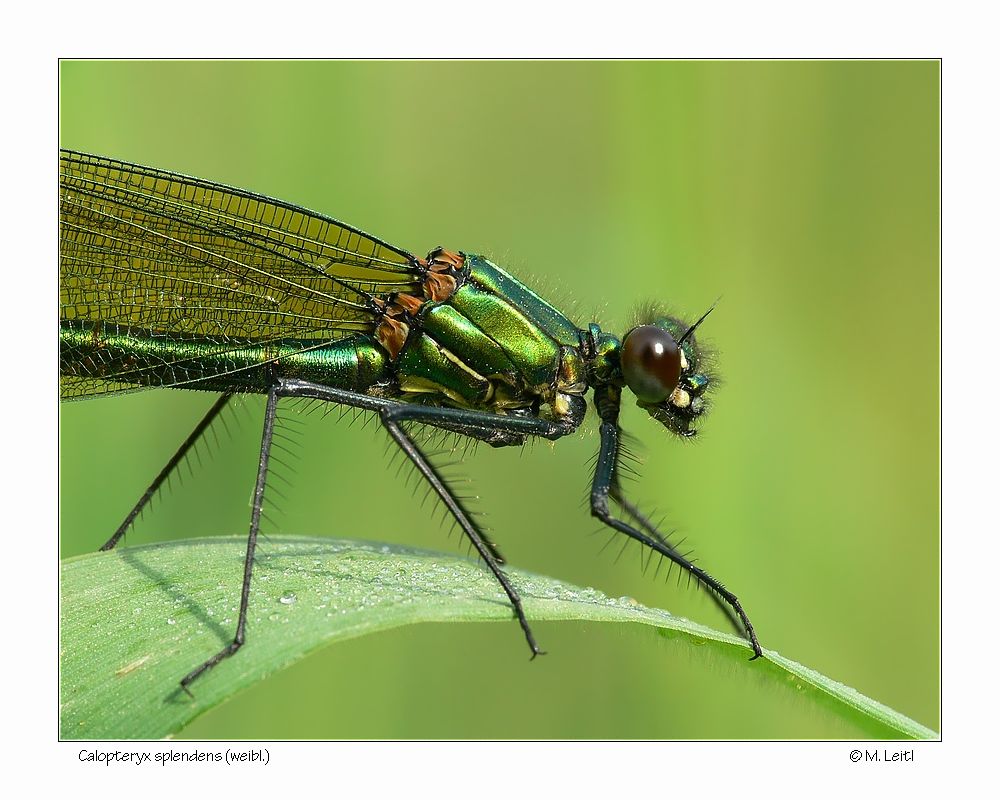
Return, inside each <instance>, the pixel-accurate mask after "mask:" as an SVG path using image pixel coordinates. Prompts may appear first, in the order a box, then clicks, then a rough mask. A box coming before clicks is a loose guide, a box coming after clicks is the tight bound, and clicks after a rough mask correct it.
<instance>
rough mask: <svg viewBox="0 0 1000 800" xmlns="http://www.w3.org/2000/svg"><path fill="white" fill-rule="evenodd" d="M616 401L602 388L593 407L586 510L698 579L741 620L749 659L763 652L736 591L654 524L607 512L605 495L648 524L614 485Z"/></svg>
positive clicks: (617, 435)
mask: <svg viewBox="0 0 1000 800" xmlns="http://www.w3.org/2000/svg"><path fill="white" fill-rule="evenodd" d="M618 404H619V397H618V395H617V393H612V392H611V391H602V392H600V393H599V396H598V397H597V408H598V411H599V413H600V415H601V449H600V452H599V453H598V456H597V466H596V468H595V470H594V483H593V485H592V487H591V491H590V513H591V514H592V515H593V516H594V517H596V518H597V519H599V520H600V521H601V522H603V523H604V524H605V525H607V526H608V527H610V528H612V529H613V530H616V531H618V532H619V533H624V534H625V535H626V536H630V537H631V538H633V539H635V540H636V541H639V542H641V543H642V544H644V545H646V547H648V548H650V549H651V550H654V551H656V552H657V553H661V554H662V555H664V556H666V557H667V558H669V559H670V560H671V561H673V562H674V563H675V564H677V565H678V566H680V567H681V568H682V569H685V570H687V571H688V572H689V573H690V574H691V575H693V576H694V577H695V579H696V580H697V581H698V582H699V583H701V584H702V585H703V586H705V587H706V588H708V589H709V590H710V591H711V592H712V593H714V594H715V595H717V596H718V597H720V598H721V599H722V600H723V601H724V602H725V603H727V604H728V605H729V607H730V608H732V610H733V612H734V613H735V614H736V616H737V617H738V618H739V620H740V622H741V623H742V624H743V628H744V630H745V631H746V635H747V638H748V639H749V640H750V646H751V647H752V648H753V652H754V654H753V656H752V658H751V659H750V660H751V661H752V660H753V659H755V658H759V657H760V656H761V655H763V652H762V651H761V648H760V642H758V641H757V634H756V633H754V629H753V625H752V624H751V623H750V618H749V617H748V616H747V614H746V612H745V611H744V610H743V606H741V605H740V601H739V600H738V599H737V598H736V595H734V594H733V593H732V592H730V591H729V590H728V589H727V588H726V587H725V586H723V585H722V584H721V583H720V582H719V581H718V580H716V579H715V578H713V577H712V576H711V575H709V574H708V573H707V572H705V570H703V569H702V568H701V567H698V566H696V565H694V564H692V563H691V562H690V561H689V560H688V559H686V558H685V557H684V556H683V555H681V554H680V553H679V552H677V550H675V549H674V548H673V547H671V546H670V544H669V543H668V542H666V541H665V540H664V539H663V538H662V537H661V536H660V535H659V534H658V533H654V532H655V528H654V529H653V530H652V531H650V530H648V529H647V531H646V532H643V531H640V530H638V529H636V528H633V527H632V526H631V525H629V524H627V523H625V522H622V521H621V520H620V519H617V518H615V517H614V516H613V515H612V514H611V509H610V507H609V503H608V498H609V497H611V498H613V499H615V500H616V501H617V502H622V505H623V507H624V508H625V509H626V510H627V511H628V513H629V514H631V515H632V516H634V517H635V518H636V520H638V521H639V523H640V525H641V526H642V527H647V525H648V528H652V525H651V524H649V523H648V520H646V519H645V517H644V516H642V514H640V513H639V512H638V509H635V508H634V507H633V506H631V504H628V503H627V502H625V501H624V498H623V497H622V495H621V490H620V488H619V487H618V481H617V468H618V450H619V447H620V439H621V429H620V428H619V427H618Z"/></svg>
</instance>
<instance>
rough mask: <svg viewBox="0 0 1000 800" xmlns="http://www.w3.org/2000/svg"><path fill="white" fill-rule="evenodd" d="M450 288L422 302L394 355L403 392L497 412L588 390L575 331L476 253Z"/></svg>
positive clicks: (556, 403)
mask: <svg viewBox="0 0 1000 800" xmlns="http://www.w3.org/2000/svg"><path fill="white" fill-rule="evenodd" d="M458 281H459V285H458V288H457V289H456V291H455V292H454V293H453V294H452V295H451V296H450V297H448V298H447V299H446V300H443V301H429V302H426V303H424V304H423V305H422V306H421V308H420V310H419V312H417V313H416V314H415V315H414V316H413V318H412V322H411V326H410V332H409V335H408V337H407V340H406V343H405V345H404V347H403V349H402V350H401V352H400V354H399V356H398V358H397V359H396V377H397V380H398V382H399V388H400V390H401V391H402V392H403V393H405V394H431V395H437V396H438V397H439V398H440V399H441V400H443V401H445V402H449V403H450V404H457V405H460V406H467V407H470V408H482V409H489V410H502V409H513V408H534V409H536V410H537V409H538V408H539V407H540V406H542V405H549V406H550V407H551V408H553V409H555V411H554V413H555V414H556V415H558V413H559V412H558V406H559V396H560V395H565V394H582V393H583V392H584V391H586V388H587V386H586V380H585V369H584V362H583V358H582V356H581V355H580V335H581V332H580V331H579V330H578V329H577V327H576V326H575V325H574V324H573V323H572V322H570V321H569V320H568V319H567V318H566V317H565V316H563V315H562V314H561V313H559V312H558V311H557V310H556V309H555V308H553V307H552V306H551V305H549V304H548V303H546V302H545V301H544V300H542V298H540V297H539V296H538V295H536V294H535V293H534V292H532V291H531V290H530V289H528V288H527V287H526V286H524V285H523V284H522V283H520V282H519V281H518V280H516V279H515V278H513V277H512V276H510V275H509V274H507V273H506V272H504V271H503V270H502V269H500V268H499V267H497V266H496V265H495V264H492V263H491V262H489V261H487V260H486V259H485V258H483V257H482V256H475V255H471V256H466V257H465V263H464V265H463V267H462V270H461V272H460V275H459V276H458Z"/></svg>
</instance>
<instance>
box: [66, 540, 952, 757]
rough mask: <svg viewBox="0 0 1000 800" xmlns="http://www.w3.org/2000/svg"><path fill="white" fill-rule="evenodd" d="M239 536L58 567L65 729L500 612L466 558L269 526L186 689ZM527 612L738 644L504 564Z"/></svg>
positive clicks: (809, 686)
mask: <svg viewBox="0 0 1000 800" xmlns="http://www.w3.org/2000/svg"><path fill="white" fill-rule="evenodd" d="M245 544H246V543H245V539H243V538H242V537H226V538H211V539H198V540H187V541H181V542H172V543H168V544H161V545H150V546H144V547H135V548H121V549H118V550H115V551H112V552H109V553H95V554H91V555H86V556H80V557H77V558H72V559H67V560H66V561H64V562H63V565H62V603H61V676H60V677H61V687H60V690H61V701H62V707H61V713H60V735H61V738H63V739H155V738H163V737H167V736H171V735H173V734H175V733H176V732H177V731H179V730H180V729H181V728H182V727H183V726H184V725H186V724H187V723H188V722H190V721H191V720H193V719H194V718H195V717H197V716H198V715H200V714H202V713H204V712H205V711H207V710H208V709H210V708H212V707H213V706H215V705H217V704H218V703H221V702H223V701H224V700H226V699H227V698H229V697H231V696H232V695H234V694H236V693H237V692H239V691H241V690H242V689H245V688H247V687H249V686H251V685H252V684H254V683H256V682H258V681H260V680H262V679H263V678H265V677H266V676H267V675H269V674H271V673H273V672H275V671H277V670H279V669H282V668H284V667H286V666H288V665H290V664H292V663H294V662H295V661H297V660H299V659H301V658H303V657H304V656H306V655H307V654H308V653H310V652H312V651H313V650H316V649H317V648H319V647H322V646H325V645H327V644H330V643H332V642H335V641H343V640H347V639H350V638H353V637H356V636H363V635H366V634H369V633H375V632H377V631H382V630H387V629H390V628H394V627H398V626H401V625H409V624H414V623H417V622H459V621H461V622H469V621H508V622H509V621H511V619H512V611H511V608H510V605H509V603H508V601H507V598H506V595H504V594H503V592H502V590H501V589H500V587H499V586H498V585H497V584H496V582H495V581H494V580H493V578H492V576H491V575H490V574H489V573H488V571H486V570H485V569H483V568H482V566H481V565H480V564H478V563H477V562H475V561H473V560H469V559H464V558H459V557H456V556H451V555H445V554H441V553H432V552H428V551H424V550H418V549H413V548H405V547H400V546H396V545H383V544H379V543H372V542H359V541H346V540H332V539H320V538H307V537H289V536H281V537H270V538H269V539H268V541H267V543H266V545H265V547H264V552H259V553H258V559H257V564H256V566H255V570H254V585H253V589H252V591H251V596H250V611H249V620H248V641H247V644H246V645H245V646H244V647H243V648H242V649H241V650H240V651H239V653H238V654H237V655H236V656H234V657H233V658H229V659H226V660H224V661H223V662H221V663H220V664H219V665H218V666H216V667H215V668H214V669H213V670H211V671H210V672H209V673H207V674H206V675H204V676H202V677H201V678H199V679H198V680H197V681H196V682H195V683H194V684H193V686H192V690H193V693H194V698H193V699H192V698H190V697H188V696H187V695H186V694H185V693H183V692H182V691H181V689H180V687H179V683H178V681H179V680H180V678H181V677H183V676H184V675H185V674H186V673H187V672H188V671H189V670H190V669H191V668H193V667H194V666H196V665H197V664H199V663H201V662H202V661H204V660H205V659H206V658H208V657H209V656H211V655H212V654H214V653H215V652H217V651H218V650H219V649H221V648H222V647H224V646H225V645H226V644H228V643H229V642H230V641H231V638H232V635H233V632H234V630H235V627H236V620H237V614H238V603H239V586H240V581H241V577H242V572H243V555H244V548H245ZM508 572H509V574H510V575H511V577H512V579H513V580H514V582H515V585H516V586H517V587H518V590H519V591H520V593H521V596H522V598H523V602H524V607H525V611H526V613H527V615H528V618H529V619H531V620H584V621H590V622H612V623H631V624H640V625H646V626H651V627H653V628H655V629H658V630H659V632H660V633H661V634H663V635H665V636H669V637H671V638H677V639H678V640H679V641H683V642H685V643H687V644H688V645H708V646H710V647H711V648H713V649H715V650H717V651H718V652H720V653H724V654H725V655H726V656H728V657H730V658H739V659H741V660H746V659H748V658H749V654H750V649H749V647H748V646H747V644H746V643H745V642H744V641H742V640H741V639H739V638H737V637H735V636H732V635H729V634H725V633H721V632H718V631H714V630H712V629H710V628H706V627H704V626H701V625H698V624H696V623H693V622H690V621H689V620H686V619H683V618H680V617H676V616H673V615H671V614H669V613H668V612H666V611H661V610H657V609H650V608H646V607H644V606H641V605H639V604H638V603H636V602H635V601H632V600H631V599H629V598H621V599H612V598H608V597H606V596H604V595H603V594H601V593H600V592H597V591H596V590H594V589H581V588H578V587H575V586H570V585H567V584H564V583H561V582H559V581H556V580H553V579H552V578H546V577H542V576H538V575H533V574H530V573H525V572H520V571H517V570H508ZM747 663H748V666H747V669H752V670H756V671H758V672H759V673H760V674H761V675H762V676H764V677H765V679H768V680H773V681H774V682H775V683H776V684H777V685H781V686H785V687H788V686H791V687H792V688H793V689H795V690H796V691H797V692H798V693H800V694H804V695H806V696H808V697H810V698H812V699H814V701H815V702H816V703H817V704H821V705H825V706H827V707H828V708H830V709H832V710H833V711H834V712H835V713H837V714H839V715H841V716H844V717H845V718H847V719H849V720H851V721H852V722H854V723H855V724H857V725H859V726H860V727H861V728H862V729H863V730H868V731H871V732H872V735H881V736H884V737H888V738H893V737H895V738H901V737H910V738H920V739H934V738H937V734H936V733H935V732H934V731H932V730H930V729H928V728H925V727H924V726H922V725H920V724H919V723H916V722H914V721H913V720H910V719H909V718H907V717H905V716H903V715H901V714H899V713H898V712H896V711H894V710H892V709H890V708H888V707H886V706H884V705H882V704H880V703H877V702H876V701H874V700H871V699H870V698H868V697H865V696H864V695H862V694H860V693H859V692H856V691H855V690H853V689H851V688H850V687H847V686H844V685H843V684H840V683H837V682H836V681H832V680H831V679H829V678H827V677H826V676H823V675H821V674H820V673H818V672H815V671H814V670H811V669H809V668H807V667H803V666H802V665H800V664H797V663H795V662H794V661H790V660H789V659H786V658H784V657H783V656H780V655H778V654H777V653H773V652H768V651H765V659H761V660H758V661H756V662H753V664H750V663H749V662H747Z"/></svg>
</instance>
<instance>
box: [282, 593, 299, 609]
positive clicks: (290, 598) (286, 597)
mask: <svg viewBox="0 0 1000 800" xmlns="http://www.w3.org/2000/svg"><path fill="white" fill-rule="evenodd" d="M296 600H298V598H297V597H296V596H295V592H285V594H283V595H281V597H279V598H278V602H279V603H281V604H282V605H285V606H290V605H291V604H292V603H294V602H295V601H296Z"/></svg>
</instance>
